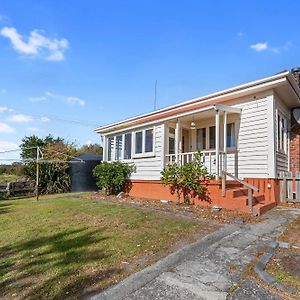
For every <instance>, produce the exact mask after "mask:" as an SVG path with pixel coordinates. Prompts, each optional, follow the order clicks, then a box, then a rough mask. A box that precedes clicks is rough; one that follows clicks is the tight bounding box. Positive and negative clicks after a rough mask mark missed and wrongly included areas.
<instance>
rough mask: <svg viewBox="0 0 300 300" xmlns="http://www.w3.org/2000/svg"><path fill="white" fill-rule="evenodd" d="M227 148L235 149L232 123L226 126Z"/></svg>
mask: <svg viewBox="0 0 300 300" xmlns="http://www.w3.org/2000/svg"><path fill="white" fill-rule="evenodd" d="M226 144H227V147H235V126H234V123H229V124H227V137H226Z"/></svg>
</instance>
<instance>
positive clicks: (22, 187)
mask: <svg viewBox="0 0 300 300" xmlns="http://www.w3.org/2000/svg"><path fill="white" fill-rule="evenodd" d="M34 191H35V181H20V182H7V183H6V182H5V183H3V182H2V183H0V194H5V196H7V197H17V196H28V195H33V194H34Z"/></svg>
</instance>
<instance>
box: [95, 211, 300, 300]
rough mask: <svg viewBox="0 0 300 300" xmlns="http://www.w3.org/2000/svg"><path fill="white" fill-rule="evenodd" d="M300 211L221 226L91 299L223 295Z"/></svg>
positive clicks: (215, 298) (214, 297)
mask: <svg viewBox="0 0 300 300" xmlns="http://www.w3.org/2000/svg"><path fill="white" fill-rule="evenodd" d="M299 214H300V210H297V209H289V210H287V209H284V210H282V209H274V210H272V211H271V212H269V213H268V214H267V215H266V217H267V218H266V220H265V221H263V222H261V223H258V224H248V225H243V226H239V225H236V224H235V225H229V226H228V225H227V226H224V227H223V229H221V230H219V231H218V232H215V233H213V234H210V235H208V236H207V237H205V238H204V239H202V240H200V241H198V242H196V243H194V244H192V245H189V246H187V247H185V248H183V249H181V250H179V251H177V252H175V253H173V254H171V255H169V256H167V257H166V258H164V259H163V260H161V261H159V262H157V263H156V264H154V265H153V266H150V267H148V268H146V269H144V270H142V271H140V272H138V273H136V274H133V275H131V276H129V277H128V278H126V279H125V280H123V281H122V282H121V283H119V284H117V285H116V286H114V287H112V288H110V289H108V290H106V291H104V292H102V293H100V294H98V295H96V296H94V297H92V299H93V300H100V299H116V300H117V299H126V300H130V299H133V300H135V299H136V300H137V299H170V300H171V299H172V300H173V299H175V300H176V299H183V300H184V299H202V300H203V299H209V300H221V299H226V298H227V296H228V290H229V289H230V287H231V286H233V285H234V284H236V283H237V282H238V281H239V279H240V277H241V275H242V273H243V271H244V270H245V268H246V267H247V265H248V264H249V263H250V262H251V261H252V259H253V258H254V257H255V256H256V254H257V251H258V249H259V248H261V247H262V246H266V245H267V244H269V243H270V242H271V241H273V240H275V239H276V237H277V236H279V235H280V233H281V232H282V231H283V230H284V228H285V227H286V225H287V224H288V223H289V222H290V221H292V220H293V219H294V218H295V217H296V216H297V215H299ZM239 291H240V290H239ZM247 292H249V291H247Z"/></svg>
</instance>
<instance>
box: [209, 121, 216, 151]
mask: <svg viewBox="0 0 300 300" xmlns="http://www.w3.org/2000/svg"><path fill="white" fill-rule="evenodd" d="M215 148H216V126H210V127H209V149H215Z"/></svg>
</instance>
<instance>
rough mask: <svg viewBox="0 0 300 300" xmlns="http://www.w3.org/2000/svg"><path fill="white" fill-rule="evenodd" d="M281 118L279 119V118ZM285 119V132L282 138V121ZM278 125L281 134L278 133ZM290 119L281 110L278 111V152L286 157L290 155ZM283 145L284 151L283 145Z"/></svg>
mask: <svg viewBox="0 0 300 300" xmlns="http://www.w3.org/2000/svg"><path fill="white" fill-rule="evenodd" d="M278 117H279V118H278ZM282 119H283V122H284V132H283V136H282V127H281V125H282V123H281V120H282ZM278 125H279V132H278ZM287 126H288V119H287V117H286V116H285V115H284V114H283V113H282V112H281V111H280V110H279V109H276V150H277V152H279V153H282V154H284V155H288V151H289V149H288V128H287ZM282 143H283V149H282V148H281V145H282Z"/></svg>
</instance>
